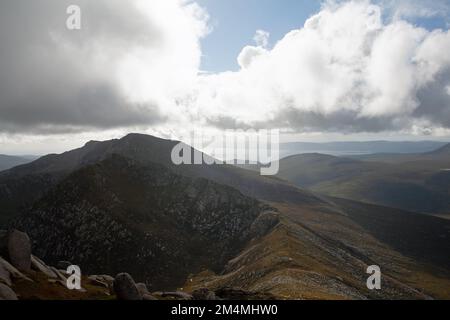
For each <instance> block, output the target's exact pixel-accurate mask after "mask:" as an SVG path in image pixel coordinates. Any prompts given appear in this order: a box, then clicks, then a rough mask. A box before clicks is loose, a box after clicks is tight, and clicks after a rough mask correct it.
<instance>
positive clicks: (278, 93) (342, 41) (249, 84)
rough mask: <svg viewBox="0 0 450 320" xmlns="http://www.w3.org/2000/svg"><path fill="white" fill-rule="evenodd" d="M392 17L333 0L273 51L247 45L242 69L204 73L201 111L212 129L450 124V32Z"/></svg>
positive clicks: (360, 4) (377, 128) (356, 128)
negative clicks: (392, 18) (210, 73)
mask: <svg viewBox="0 0 450 320" xmlns="http://www.w3.org/2000/svg"><path fill="white" fill-rule="evenodd" d="M384 15H385V12H383V9H382V7H381V6H380V5H374V4H371V3H370V2H369V1H350V2H344V3H331V2H329V3H327V4H326V5H324V6H323V8H322V10H321V11H320V12H319V13H318V14H316V15H314V16H312V17H311V18H310V19H308V20H307V21H306V23H305V25H304V27H303V28H301V29H298V30H293V31H291V32H290V33H288V34H287V35H286V36H285V37H284V38H283V39H282V40H281V41H279V42H278V43H277V44H276V45H275V46H274V47H273V49H271V50H266V49H263V48H261V47H252V46H247V47H245V48H244V49H243V51H242V53H241V54H240V56H239V63H240V65H241V68H242V69H241V70H240V71H238V72H226V73H221V74H215V75H205V76H203V77H202V78H201V79H200V81H199V82H200V85H199V89H198V91H197V94H196V96H195V99H194V101H195V103H193V106H194V107H196V108H198V110H197V112H198V114H202V115H204V116H205V117H206V120H207V121H208V122H209V123H212V124H216V125H220V124H225V126H227V125H230V124H231V125H240V126H281V127H286V128H288V129H293V130H296V131H314V130H317V131H344V132H347V131H348V132H354V131H383V130H405V129H406V130H408V129H412V128H413V127H414V128H416V127H417V125H418V124H419V123H420V125H421V126H425V127H427V128H430V127H436V129H438V128H440V127H448V126H449V124H450V117H449V111H448V110H449V109H450V99H448V98H449V97H448V95H447V94H446V93H447V89H446V88H447V87H448V85H450V76H449V67H450V55H449V54H448V53H449V52H450V33H449V31H448V30H447V31H443V30H435V31H432V32H430V31H427V30H425V29H422V28H419V27H416V26H414V25H413V24H411V23H408V22H406V21H405V20H402V19H399V18H398V16H397V18H396V19H394V20H389V21H385V20H384V19H383V16H384ZM438 92H441V93H442V97H441V99H440V101H439V102H436V101H434V102H435V105H434V106H433V105H432V104H433V99H434V100H435V98H436V94H437V93H438ZM191 101H192V98H191ZM436 103H437V105H436ZM436 114H439V116H436Z"/></svg>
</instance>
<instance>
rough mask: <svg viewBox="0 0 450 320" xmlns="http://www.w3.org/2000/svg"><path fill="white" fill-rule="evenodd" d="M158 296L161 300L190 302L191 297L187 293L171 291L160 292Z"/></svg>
mask: <svg viewBox="0 0 450 320" xmlns="http://www.w3.org/2000/svg"><path fill="white" fill-rule="evenodd" d="M159 295H160V296H161V297H163V298H173V299H178V300H192V299H193V297H192V295H190V294H189V293H186V292H181V291H173V292H160V293H159Z"/></svg>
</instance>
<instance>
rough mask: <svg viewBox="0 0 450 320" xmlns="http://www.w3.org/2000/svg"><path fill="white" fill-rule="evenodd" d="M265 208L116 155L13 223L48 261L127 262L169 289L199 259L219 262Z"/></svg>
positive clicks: (108, 269) (93, 265)
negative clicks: (28, 236) (25, 233)
mask: <svg viewBox="0 0 450 320" xmlns="http://www.w3.org/2000/svg"><path fill="white" fill-rule="evenodd" d="M268 209H269V208H268V207H267V206H264V205H262V204H260V203H259V202H258V201H256V200H253V199H251V198H248V197H245V196H243V195H242V194H240V193H239V192H238V191H236V190H234V189H231V188H229V187H225V186H221V185H218V184H216V183H213V182H211V181H208V180H205V179H191V178H187V177H182V176H180V175H177V174H175V173H173V172H172V171H171V170H169V169H167V168H166V167H164V166H161V165H157V164H149V165H139V164H137V163H136V162H135V161H133V160H129V159H126V158H123V157H121V156H115V155H113V156H111V157H110V158H107V159H105V160H103V161H100V162H98V163H96V164H94V165H90V166H87V167H84V168H82V169H80V170H77V171H75V172H74V173H73V174H71V175H70V176H69V177H67V178H65V179H64V180H63V181H62V182H60V183H59V184H58V185H57V186H56V187H55V188H53V189H52V190H51V191H50V192H49V193H48V194H47V195H46V196H45V197H44V198H42V199H41V200H39V201H37V202H36V203H35V204H34V205H33V207H32V208H31V209H30V210H29V211H28V212H25V213H24V214H23V215H22V216H21V217H20V218H19V219H18V220H16V221H15V223H14V225H15V226H17V227H18V228H20V229H22V230H24V231H26V232H27V233H28V234H29V235H30V237H31V238H32V239H33V240H34V248H35V250H34V251H35V252H36V254H37V255H38V256H40V257H42V258H43V259H45V260H46V261H48V262H49V263H53V264H56V263H57V261H60V260H69V261H71V262H73V263H76V264H78V265H80V266H82V268H83V270H84V271H85V272H89V273H108V274H116V273H118V272H121V271H124V270H126V271H127V272H130V273H132V274H133V275H134V276H135V277H136V278H137V279H138V280H140V281H146V282H147V283H149V284H151V285H152V286H153V288H156V289H164V288H165V289H167V288H175V287H176V286H177V285H181V284H182V283H183V281H184V280H185V279H186V277H187V275H188V274H189V273H191V272H198V271H199V270H200V268H202V267H208V268H212V269H214V270H220V269H221V267H222V266H223V265H224V264H225V263H226V262H227V261H228V260H229V259H230V258H231V257H232V256H233V255H234V254H236V253H237V252H238V250H239V249H240V248H241V247H242V246H243V245H244V244H245V243H246V242H247V241H248V240H249V239H250V238H251V237H252V235H254V233H255V232H258V230H259V229H258V228H257V226H258V221H259V220H258V218H259V217H260V216H261V214H262V213H263V212H264V211H265V210H268ZM255 221H256V224H255ZM252 226H253V228H252ZM269 227H270V225H269Z"/></svg>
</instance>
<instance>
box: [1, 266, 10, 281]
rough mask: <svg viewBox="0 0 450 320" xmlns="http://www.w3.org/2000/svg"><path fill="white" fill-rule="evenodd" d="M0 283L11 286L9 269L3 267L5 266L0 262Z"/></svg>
mask: <svg viewBox="0 0 450 320" xmlns="http://www.w3.org/2000/svg"><path fill="white" fill-rule="evenodd" d="M0 283H4V284H6V285H8V286H11V284H12V283H11V275H10V274H9V271H8V270H6V269H5V267H4V266H3V265H2V264H0Z"/></svg>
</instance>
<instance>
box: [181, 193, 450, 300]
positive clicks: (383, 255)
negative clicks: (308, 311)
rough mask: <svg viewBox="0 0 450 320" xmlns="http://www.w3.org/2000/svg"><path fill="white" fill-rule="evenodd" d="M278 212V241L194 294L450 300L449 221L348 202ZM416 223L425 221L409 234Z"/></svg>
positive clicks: (195, 283) (193, 283)
mask: <svg viewBox="0 0 450 320" xmlns="http://www.w3.org/2000/svg"><path fill="white" fill-rule="evenodd" d="M272 205H273V206H275V207H276V208H278V210H279V212H280V217H282V218H281V222H280V223H279V224H278V225H277V226H276V228H274V229H273V230H272V232H271V233H269V234H268V235H266V236H265V237H263V238H262V239H259V240H258V241H253V242H251V243H250V244H249V245H248V246H247V247H246V248H245V249H244V250H243V251H242V252H241V253H240V254H239V255H238V256H237V257H236V258H234V259H233V260H231V261H230V262H229V263H228V265H227V267H226V270H225V272H224V273H223V274H220V275H218V274H214V273H213V272H206V271H205V272H203V273H201V274H197V275H195V276H194V277H192V278H191V279H188V281H187V283H186V286H187V288H188V289H189V290H194V289H197V288H200V287H209V288H211V289H212V290H214V289H217V288H220V287H234V286H238V287H241V288H243V289H245V290H255V291H260V292H268V293H270V294H273V295H275V296H276V297H278V298H279V299H432V298H433V299H450V292H449V291H448V288H449V286H450V268H449V260H448V259H449V258H448V255H447V254H446V252H449V250H450V241H449V239H450V223H449V222H448V221H445V220H441V219H438V218H435V217H429V216H421V215H417V216H414V214H412V213H405V212H402V211H399V210H393V209H387V208H385V209H386V210H387V211H386V212H387V215H378V213H380V211H382V210H384V209H383V208H382V207H374V206H372V207H371V206H367V205H365V204H357V203H353V204H350V203H347V202H346V203H339V202H336V203H331V202H330V207H323V206H319V207H317V206H298V205H290V204H285V203H284V204H272ZM358 206H361V207H362V208H363V210H362V211H359V210H356V208H358ZM391 215H392V216H393V217H392V216H391ZM411 215H413V218H415V217H417V218H419V219H418V220H416V222H414V220H413V221H411V222H409V223H408V224H406V226H405V224H404V221H405V220H407V219H411V218H410V217H411ZM419 216H420V217H419ZM421 219H422V220H421ZM423 220H425V222H426V223H425V224H423V225H424V226H425V228H424V229H421V228H420V225H421V224H422V223H423V222H424V221H423ZM409 227H411V228H409ZM396 232H398V233H397V234H396V236H394V235H390V236H389V235H388V233H389V234H390V233H394V234H395V233H396ZM412 239H414V240H413V241H411V242H409V240H412ZM419 239H420V240H419ZM421 241H422V242H426V243H420V242H421ZM369 265H378V266H380V268H381V271H382V289H381V290H368V289H367V287H366V280H367V277H368V275H367V274H366V273H365V271H366V268H367V267H368V266H369Z"/></svg>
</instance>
